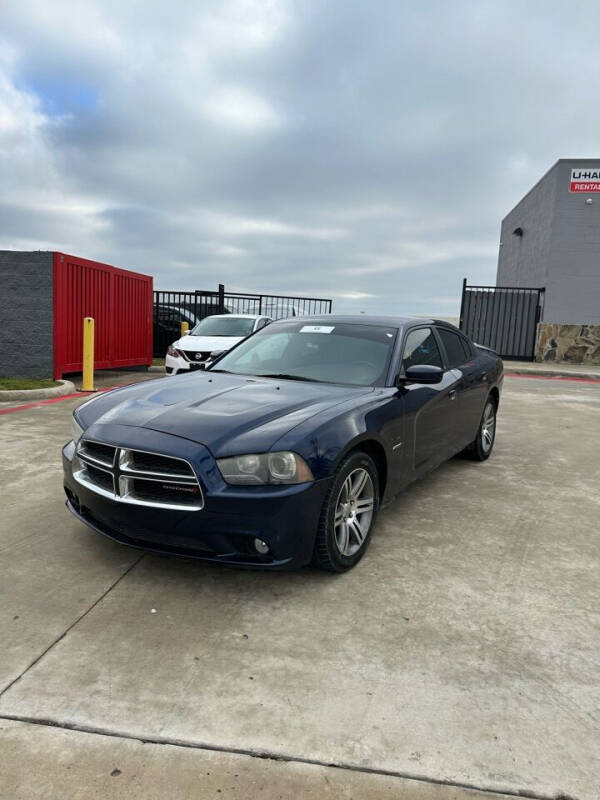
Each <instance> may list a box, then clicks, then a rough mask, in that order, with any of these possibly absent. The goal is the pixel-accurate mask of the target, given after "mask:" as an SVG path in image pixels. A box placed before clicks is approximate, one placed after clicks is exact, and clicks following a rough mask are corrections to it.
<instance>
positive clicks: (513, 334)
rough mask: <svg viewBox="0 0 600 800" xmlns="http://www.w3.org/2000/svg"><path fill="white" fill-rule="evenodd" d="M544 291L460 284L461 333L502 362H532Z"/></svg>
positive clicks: (465, 282) (515, 287) (465, 281)
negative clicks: (509, 359) (493, 351)
mask: <svg viewBox="0 0 600 800" xmlns="http://www.w3.org/2000/svg"><path fill="white" fill-rule="evenodd" d="M543 299H544V289H539V288H538V289H531V288H522V287H517V286H467V279H466V278H465V279H464V281H463V290H462V301H461V305H460V329H461V331H463V332H464V333H466V334H467V336H469V338H471V339H472V340H473V341H474V342H477V344H482V345H484V346H485V347H491V348H492V350H495V351H496V352H497V353H498V355H500V356H502V358H514V359H521V360H529V361H533V359H534V358H535V337H536V330H537V324H538V322H539V321H540V318H541V311H542V305H543Z"/></svg>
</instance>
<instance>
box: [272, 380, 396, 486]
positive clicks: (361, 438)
mask: <svg viewBox="0 0 600 800" xmlns="http://www.w3.org/2000/svg"><path fill="white" fill-rule="evenodd" d="M396 395H397V392H396V390H393V389H382V390H381V391H378V392H376V393H375V394H374V395H371V396H370V398H369V399H368V401H366V402H365V401H363V402H359V403H357V402H356V400H353V401H349V402H348V403H347V404H343V405H342V406H341V407H340V406H336V407H334V408H333V409H328V410H327V411H324V412H322V413H320V414H318V415H317V416H316V417H313V418H311V419H310V420H306V421H305V422H303V423H302V424H301V425H298V426H297V427H296V428H294V429H293V430H291V431H289V432H288V433H287V434H285V435H284V436H282V437H281V438H280V439H278V441H277V442H276V443H275V445H274V446H273V447H272V448H271V449H272V450H291V451H293V452H296V453H298V454H299V455H301V456H302V457H303V458H304V459H305V461H306V462H307V463H308V465H309V466H310V468H311V470H312V472H313V475H314V476H315V478H317V479H320V478H328V477H330V476H331V475H333V474H334V473H335V472H336V470H337V468H338V466H339V464H340V462H341V461H342V460H343V459H344V458H345V456H346V455H347V454H348V453H349V452H350V451H351V450H354V449H355V448H356V447H358V446H360V445H361V443H362V442H366V441H375V442H377V445H379V446H380V447H381V448H382V450H383V451H384V453H385V457H386V460H389V457H390V455H391V453H392V447H393V439H394V436H395V430H394V429H395V426H398V425H401V424H402V418H401V417H400V418H398V416H397V412H398V411H399V408H396V409H392V407H391V405H390V399H391V398H392V397H395V396H396Z"/></svg>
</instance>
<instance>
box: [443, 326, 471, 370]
mask: <svg viewBox="0 0 600 800" xmlns="http://www.w3.org/2000/svg"><path fill="white" fill-rule="evenodd" d="M437 332H438V333H439V335H440V338H441V340H442V344H443V345H444V349H445V351H446V355H447V356H448V367H449V368H450V369H454V367H459V366H460V365H461V364H464V363H465V361H468V360H469V357H467V356H466V355H465V348H464V345H463V343H462V341H461V337H460V336H459V335H458V334H457V333H453V332H452V331H448V330H445V329H444V328H438V329H437Z"/></svg>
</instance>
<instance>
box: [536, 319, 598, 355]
mask: <svg viewBox="0 0 600 800" xmlns="http://www.w3.org/2000/svg"><path fill="white" fill-rule="evenodd" d="M535 360H536V361H565V362H568V363H570V364H600V325H561V324H560V323H557V322H540V323H539V325H538V329H537V343H536V348H535Z"/></svg>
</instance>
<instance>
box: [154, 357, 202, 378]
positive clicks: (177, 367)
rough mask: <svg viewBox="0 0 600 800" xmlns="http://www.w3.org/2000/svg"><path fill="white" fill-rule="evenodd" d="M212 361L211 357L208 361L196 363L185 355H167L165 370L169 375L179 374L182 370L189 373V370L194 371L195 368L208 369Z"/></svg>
mask: <svg viewBox="0 0 600 800" xmlns="http://www.w3.org/2000/svg"><path fill="white" fill-rule="evenodd" d="M210 363H211V361H210V359H209V360H208V361H200V362H198V363H194V362H193V361H188V360H187V359H185V358H184V357H183V356H170V355H166V356H165V371H166V373H167V375H179V374H181V373H182V372H184V373H186V374H187V373H188V372H193V371H194V370H199V369H206V367H207V366H208V365H209V364H210Z"/></svg>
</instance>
